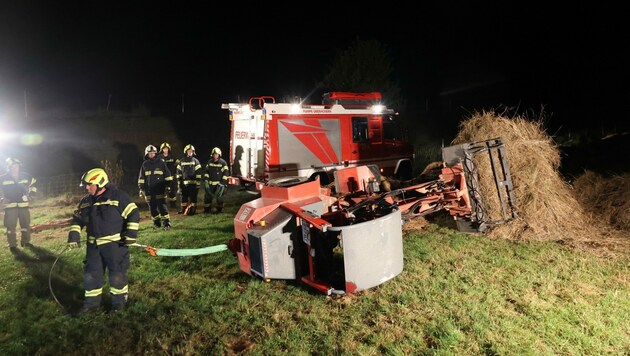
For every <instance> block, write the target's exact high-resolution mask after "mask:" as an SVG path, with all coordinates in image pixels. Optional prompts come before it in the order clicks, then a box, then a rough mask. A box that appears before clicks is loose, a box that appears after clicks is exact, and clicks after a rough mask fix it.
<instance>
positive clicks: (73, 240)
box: [68, 232, 81, 249]
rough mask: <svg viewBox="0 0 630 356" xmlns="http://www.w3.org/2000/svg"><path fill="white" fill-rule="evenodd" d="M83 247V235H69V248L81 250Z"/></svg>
mask: <svg viewBox="0 0 630 356" xmlns="http://www.w3.org/2000/svg"><path fill="white" fill-rule="evenodd" d="M79 247H81V235H79V234H78V233H76V232H75V233H74V234H73V233H70V234H69V235H68V248H70V249H72V248H79Z"/></svg>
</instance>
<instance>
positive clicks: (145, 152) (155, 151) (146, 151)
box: [144, 145, 157, 158]
mask: <svg viewBox="0 0 630 356" xmlns="http://www.w3.org/2000/svg"><path fill="white" fill-rule="evenodd" d="M149 152H154V153H157V148H155V146H153V145H148V146H147V147H146V148H145V149H144V158H147V156H148V154H149Z"/></svg>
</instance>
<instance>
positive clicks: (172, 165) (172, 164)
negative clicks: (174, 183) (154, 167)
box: [157, 153, 178, 176]
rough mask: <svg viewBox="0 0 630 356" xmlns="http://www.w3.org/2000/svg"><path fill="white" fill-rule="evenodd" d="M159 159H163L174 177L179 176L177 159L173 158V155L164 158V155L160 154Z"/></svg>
mask: <svg viewBox="0 0 630 356" xmlns="http://www.w3.org/2000/svg"><path fill="white" fill-rule="evenodd" d="M157 157H158V158H159V159H161V160H162V161H164V163H166V166H167V167H168V170H169V171H171V174H172V175H173V176H175V175H176V174H177V163H178V161H177V159H175V158H174V157H173V155H171V154H169V155H168V156H166V157H165V156H164V153H160V154H158V155H157Z"/></svg>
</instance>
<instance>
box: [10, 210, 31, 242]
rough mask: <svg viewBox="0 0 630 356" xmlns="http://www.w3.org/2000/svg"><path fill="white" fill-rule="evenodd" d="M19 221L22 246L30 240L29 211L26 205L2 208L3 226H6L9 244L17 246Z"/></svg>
mask: <svg viewBox="0 0 630 356" xmlns="http://www.w3.org/2000/svg"><path fill="white" fill-rule="evenodd" d="M18 221H19V222H20V231H21V233H22V241H21V242H22V246H24V245H26V244H28V243H30V242H31V226H30V222H31V212H30V210H29V208H28V207H14V208H5V209H4V227H6V228H7V240H8V242H9V246H17V232H16V228H17V223H18Z"/></svg>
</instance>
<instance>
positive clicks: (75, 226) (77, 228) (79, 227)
mask: <svg viewBox="0 0 630 356" xmlns="http://www.w3.org/2000/svg"><path fill="white" fill-rule="evenodd" d="M70 231H75V232H78V233H81V226H79V225H70Z"/></svg>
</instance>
